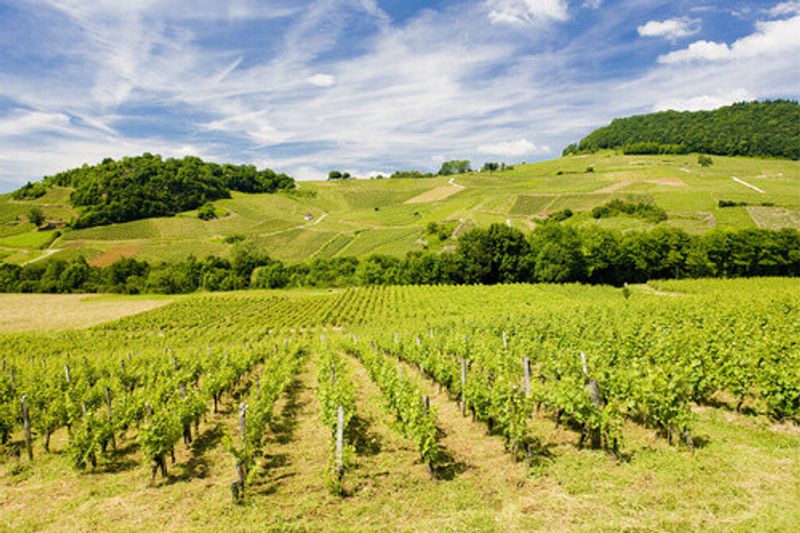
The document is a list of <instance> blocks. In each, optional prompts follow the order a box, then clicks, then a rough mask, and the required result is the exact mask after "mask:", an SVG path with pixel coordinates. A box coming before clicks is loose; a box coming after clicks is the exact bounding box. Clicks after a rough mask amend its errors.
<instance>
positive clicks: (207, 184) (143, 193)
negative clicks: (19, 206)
mask: <svg viewBox="0 0 800 533" xmlns="http://www.w3.org/2000/svg"><path fill="white" fill-rule="evenodd" d="M52 187H68V188H70V190H71V192H70V194H69V204H70V205H71V206H72V207H75V208H77V210H78V212H77V216H75V218H74V219H72V220H70V221H69V222H70V225H71V226H72V227H74V228H87V227H91V226H100V225H104V224H112V223H115V222H128V221H131V220H139V219H143V218H151V217H157V216H170V215H174V214H176V213H180V212H182V211H188V210H190V209H196V208H198V207H201V206H203V205H204V204H205V203H206V202H209V201H213V200H219V199H221V198H230V193H231V191H239V192H245V193H271V192H275V191H276V190H283V189H290V188H292V187H294V180H293V179H292V178H290V177H289V176H286V175H285V174H276V173H275V172H273V171H272V170H270V169H264V170H261V171H259V170H257V169H256V168H255V167H254V166H251V165H230V164H226V165H218V164H216V163H206V162H205V161H203V160H202V159H200V158H199V157H190V156H187V157H184V158H183V159H167V160H163V159H161V156H159V155H152V154H150V153H145V154H143V155H141V156H138V157H125V158H122V159H121V160H119V161H114V160H113V159H111V158H106V159H105V160H103V162H102V163H100V164H99V165H94V166H89V165H83V166H82V167H79V168H75V169H72V170H67V171H65V172H61V173H59V174H56V175H54V176H46V177H45V178H44V179H43V180H42V181H41V182H36V183H31V182H28V183H27V184H26V185H24V186H23V187H21V188H20V189H19V190H17V191H15V192H14V193H12V195H11V197H12V198H13V199H15V200H32V199H36V198H40V197H42V196H44V195H45V194H47V191H48V189H49V188H52ZM214 216H215V213H214V211H213V210H211V209H210V208H208V207H206V210H205V215H204V218H213V217H214Z"/></svg>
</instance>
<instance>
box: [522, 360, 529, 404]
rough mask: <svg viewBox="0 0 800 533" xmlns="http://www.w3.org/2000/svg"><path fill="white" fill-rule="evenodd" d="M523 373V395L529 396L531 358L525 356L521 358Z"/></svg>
mask: <svg viewBox="0 0 800 533" xmlns="http://www.w3.org/2000/svg"><path fill="white" fill-rule="evenodd" d="M522 369H523V373H524V385H525V397H526V398H530V397H531V360H530V358H528V357H527V356H526V357H524V358H523V359H522Z"/></svg>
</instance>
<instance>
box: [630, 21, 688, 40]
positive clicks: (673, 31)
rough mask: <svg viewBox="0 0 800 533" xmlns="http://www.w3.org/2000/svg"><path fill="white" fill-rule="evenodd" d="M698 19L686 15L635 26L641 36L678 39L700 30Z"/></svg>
mask: <svg viewBox="0 0 800 533" xmlns="http://www.w3.org/2000/svg"><path fill="white" fill-rule="evenodd" d="M700 22H701V21H700V20H699V19H690V18H686V17H682V18H674V19H667V20H661V21H658V20H651V21H650V22H648V23H647V24H644V25H642V26H639V27H638V28H637V30H638V32H639V35H641V36H642V37H664V38H665V39H671V40H674V39H680V38H682V37H689V36H690V35H696V34H697V33H699V32H700Z"/></svg>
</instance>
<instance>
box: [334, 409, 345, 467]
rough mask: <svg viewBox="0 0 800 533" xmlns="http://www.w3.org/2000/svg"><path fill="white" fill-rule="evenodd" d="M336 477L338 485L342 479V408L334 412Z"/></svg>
mask: <svg viewBox="0 0 800 533" xmlns="http://www.w3.org/2000/svg"><path fill="white" fill-rule="evenodd" d="M336 476H337V478H338V480H339V483H341V482H342V479H343V478H344V407H342V406H341V405H340V406H339V407H338V409H337V410H336Z"/></svg>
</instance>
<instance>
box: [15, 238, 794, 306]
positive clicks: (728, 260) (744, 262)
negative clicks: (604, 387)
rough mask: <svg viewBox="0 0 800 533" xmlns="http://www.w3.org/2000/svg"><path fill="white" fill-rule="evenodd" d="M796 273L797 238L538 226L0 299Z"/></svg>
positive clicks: (194, 262) (247, 253) (165, 266)
mask: <svg viewBox="0 0 800 533" xmlns="http://www.w3.org/2000/svg"><path fill="white" fill-rule="evenodd" d="M798 275H800V232H798V231H797V230H794V229H783V230H779V231H772V230H765V229H747V230H739V231H724V230H714V231H711V232H709V233H706V234H704V235H690V234H687V233H686V232H684V231H682V230H680V229H676V228H666V227H659V228H656V229H653V230H651V231H648V232H630V233H620V232H616V231H611V230H606V229H603V228H598V227H596V226H592V227H587V228H574V227H569V226H563V225H560V224H545V225H543V226H542V227H540V228H539V229H538V230H537V231H536V232H534V233H532V234H530V235H525V234H524V233H522V232H521V231H519V230H517V229H514V228H510V227H508V226H506V225H502V224H494V225H491V226H489V227H486V228H475V229H472V230H470V231H468V232H466V233H464V234H463V235H461V236H460V237H459V239H458V241H457V245H456V247H455V249H454V250H452V251H448V252H443V253H438V254H436V253H431V252H410V253H408V254H407V255H406V256H405V257H402V258H399V257H391V256H384V255H373V256H369V257H366V258H364V259H357V258H354V257H342V258H332V259H313V260H309V261H305V262H299V263H292V264H285V263H283V262H281V261H278V260H275V259H272V258H270V257H269V256H268V255H266V254H265V253H264V252H263V251H262V250H260V249H258V248H257V247H256V246H255V245H254V244H253V243H252V242H251V241H243V242H238V243H236V244H235V245H234V246H233V249H232V252H231V255H230V258H221V257H215V256H210V257H206V258H203V259H196V258H194V257H190V258H188V259H187V260H185V261H181V262H177V263H159V264H150V263H147V262H145V261H138V260H136V259H130V258H126V259H121V260H119V261H117V262H116V263H114V264H112V265H110V266H107V267H105V268H99V267H95V266H91V265H89V264H88V263H87V262H86V261H85V260H84V259H83V258H78V259H73V260H70V261H63V260H50V261H49V262H37V263H32V264H29V265H26V266H18V265H11V264H2V265H0V292H49V293H66V292H113V293H129V294H135V293H167V294H175V293H189V292H194V291H197V290H205V291H227V290H238V289H262V288H284V287H349V286H365V285H434V284H486V285H491V284H498V283H537V282H547V283H568V282H581V283H591V284H610V285H615V286H621V285H622V284H623V283H642V282H646V281H648V280H650V279H664V278H699V277H750V276H798Z"/></svg>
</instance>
